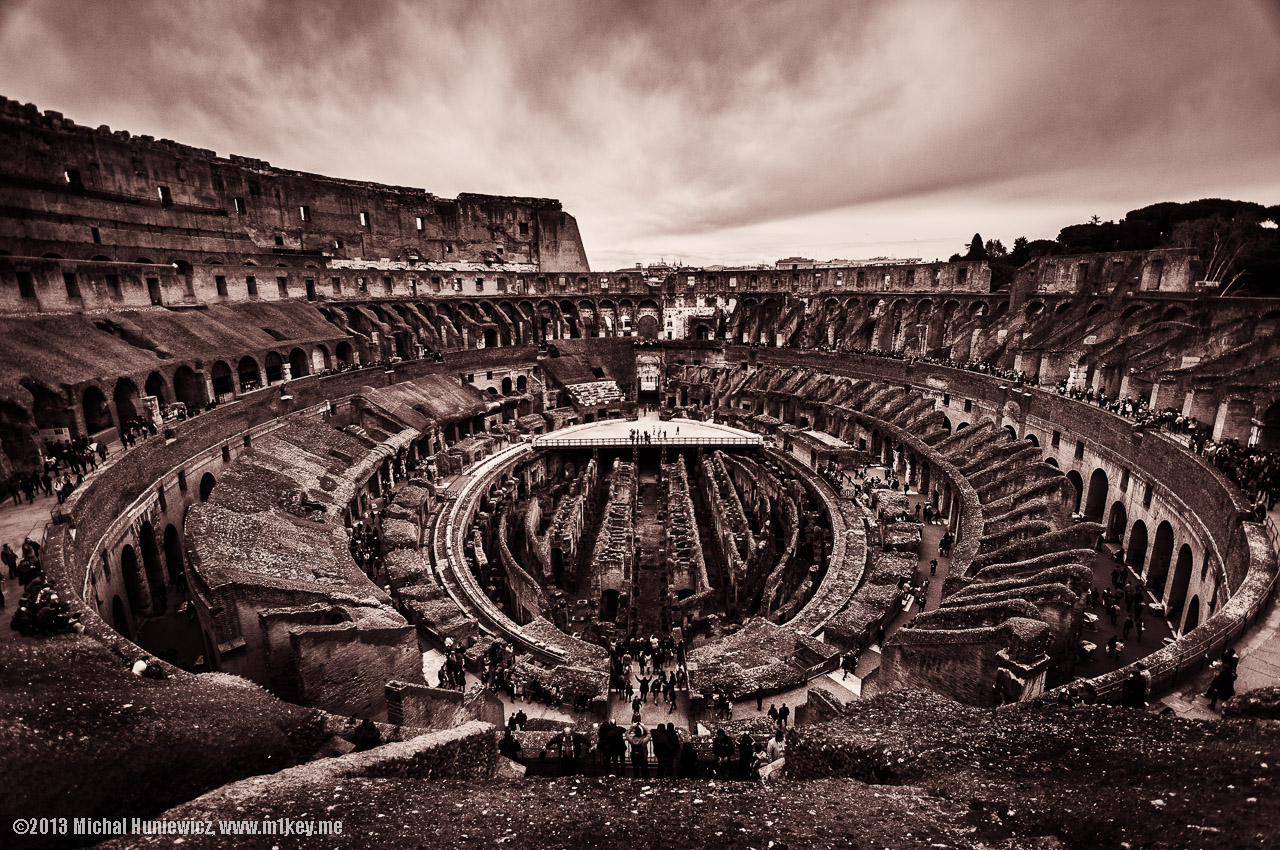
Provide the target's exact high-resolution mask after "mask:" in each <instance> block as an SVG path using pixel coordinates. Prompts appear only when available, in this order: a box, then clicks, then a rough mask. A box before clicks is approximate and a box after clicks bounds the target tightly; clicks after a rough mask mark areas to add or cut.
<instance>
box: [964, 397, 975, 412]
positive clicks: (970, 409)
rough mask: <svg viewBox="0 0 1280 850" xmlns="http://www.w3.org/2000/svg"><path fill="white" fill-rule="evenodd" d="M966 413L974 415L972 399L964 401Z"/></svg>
mask: <svg viewBox="0 0 1280 850" xmlns="http://www.w3.org/2000/svg"><path fill="white" fill-rule="evenodd" d="M964 412H965V413H972V412H973V401H972V400H971V399H967V398H966V399H965V400H964Z"/></svg>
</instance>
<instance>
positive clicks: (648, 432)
mask: <svg viewBox="0 0 1280 850" xmlns="http://www.w3.org/2000/svg"><path fill="white" fill-rule="evenodd" d="M646 438H647V439H646ZM634 445H638V446H641V447H644V446H762V445H764V438H763V437H761V436H760V435H759V434H753V433H751V432H750V431H743V430H741V429H739V428H731V427H729V426H728V425H718V424H716V423H714V422H699V421H697V420H695V419H668V420H665V421H664V420H661V419H659V418H658V417H657V416H655V415H649V416H646V417H644V418H643V419H640V420H635V419H605V420H602V421H600V422H588V423H587V424H585V425H571V426H570V427H568V428H561V429H560V430H558V431H554V432H552V433H550V434H543V435H542V436H540V437H535V438H534V440H533V446H534V448H538V449H542V448H591V447H595V446H634Z"/></svg>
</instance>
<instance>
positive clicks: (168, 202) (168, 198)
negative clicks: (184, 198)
mask: <svg viewBox="0 0 1280 850" xmlns="http://www.w3.org/2000/svg"><path fill="white" fill-rule="evenodd" d="M159 189H160V203H162V204H164V205H165V206H166V207H171V206H173V195H171V194H169V187H168V186H160V187H159Z"/></svg>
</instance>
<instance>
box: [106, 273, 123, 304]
mask: <svg viewBox="0 0 1280 850" xmlns="http://www.w3.org/2000/svg"><path fill="white" fill-rule="evenodd" d="M107 289H108V290H109V291H110V292H111V297H112V298H120V297H122V293H121V291H120V275H118V274H109V275H107Z"/></svg>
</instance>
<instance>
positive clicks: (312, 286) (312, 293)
mask: <svg viewBox="0 0 1280 850" xmlns="http://www.w3.org/2000/svg"><path fill="white" fill-rule="evenodd" d="M304 283H305V285H306V287H307V300H308V301H315V300H316V282H315V281H314V280H312V279H311V278H307V279H306V281H304Z"/></svg>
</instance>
